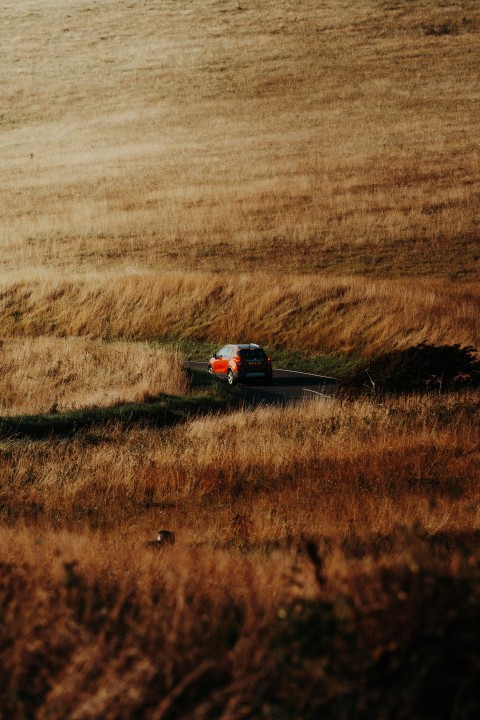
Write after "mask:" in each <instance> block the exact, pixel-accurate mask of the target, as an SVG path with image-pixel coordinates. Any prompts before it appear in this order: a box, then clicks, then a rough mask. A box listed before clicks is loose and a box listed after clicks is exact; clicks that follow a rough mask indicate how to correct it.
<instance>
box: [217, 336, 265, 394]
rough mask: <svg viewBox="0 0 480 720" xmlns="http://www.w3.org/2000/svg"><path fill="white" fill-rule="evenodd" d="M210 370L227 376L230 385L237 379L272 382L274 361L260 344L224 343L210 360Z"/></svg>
mask: <svg viewBox="0 0 480 720" xmlns="http://www.w3.org/2000/svg"><path fill="white" fill-rule="evenodd" d="M208 372H209V373H212V374H213V375H218V377H223V378H226V380H227V381H228V384H229V385H233V384H234V383H235V382H236V381H237V380H254V379H255V380H263V382H264V383H266V384H268V383H271V382H272V376H273V373H272V361H271V360H270V358H269V357H268V355H267V354H266V352H265V350H263V349H262V348H261V347H260V346H259V345H254V344H253V343H250V344H248V345H247V344H241V345H224V346H223V347H222V348H220V350H218V351H217V352H216V353H215V354H214V355H212V357H211V358H210V360H209V361H208Z"/></svg>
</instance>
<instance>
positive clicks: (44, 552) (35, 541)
mask: <svg viewBox="0 0 480 720" xmlns="http://www.w3.org/2000/svg"><path fill="white" fill-rule="evenodd" d="M478 406H479V403H478V393H472V392H469V393H461V394H457V395H451V396H442V395H439V396H431V397H422V398H418V397H410V398H404V399H392V400H390V401H386V402H382V404H378V403H375V402H373V401H365V400H362V401H357V402H354V403H351V404H347V403H335V402H315V403H307V404H305V405H304V406H301V407H291V408H289V409H288V410H282V409H279V408H277V409H274V408H263V409H259V410H255V411H241V412H236V413H233V414H231V415H229V416H223V417H210V418H202V419H198V420H194V421H191V422H189V423H186V424H185V425H183V426H178V427H176V428H170V429H168V430H163V431H153V430H146V429H137V430H134V431H128V432H125V431H122V430H121V429H120V428H118V427H109V428H105V427H104V428H96V429H95V430H93V431H90V432H89V433H88V434H84V435H83V436H80V437H77V438H75V439H72V440H69V441H66V442H65V441H63V442H57V441H55V440H53V439H50V440H48V441H45V442H42V443H38V442H37V443H26V442H21V443H20V442H12V441H9V442H3V443H2V444H1V446H0V462H1V466H0V473H1V477H2V484H1V486H0V506H1V508H2V510H1V513H2V520H3V522H2V527H1V528H0V563H1V565H0V569H1V572H0V619H1V622H0V669H1V670H2V677H3V685H2V689H1V690H0V694H1V696H2V710H1V711H0V715H1V713H3V717H5V718H7V717H14V716H18V717H27V716H35V717H39V718H44V717H45V718H47V717H48V718H63V717H65V716H71V717H75V718H112V720H113V719H114V718H122V719H123V718H125V719H126V718H129V717H132V716H137V717H146V718H173V717H182V718H192V719H193V718H197V719H201V720H203V719H205V720H206V719H207V718H209V719H211V718H241V717H245V716H247V717H259V718H269V717H272V716H273V717H282V716H283V717H298V718H302V720H313V719H314V718H316V717H318V716H319V713H320V714H322V713H327V711H328V716H329V717H334V718H337V717H338V718H344V717H346V716H347V715H349V716H357V715H358V716H359V717H366V716H367V715H368V716H369V717H379V714H378V712H377V710H378V703H379V702H380V703H381V706H382V708H388V709H389V713H388V716H389V717H394V718H397V717H398V718H399V719H400V718H404V717H406V714H409V715H410V716H414V717H422V718H423V717H425V718H427V717H431V714H429V713H428V712H427V711H426V710H425V706H427V707H428V708H430V709H431V708H432V707H435V708H437V711H436V713H437V714H436V716H437V717H443V715H442V713H443V712H444V709H445V708H447V709H448V713H449V714H451V709H452V707H457V705H458V697H457V695H458V693H456V691H455V688H457V687H458V683H459V682H462V683H463V687H464V693H463V697H464V701H462V707H463V704H464V703H465V704H466V707H467V710H468V712H470V711H471V712H470V714H468V712H466V717H468V718H470V717H472V718H473V717H474V713H473V710H475V711H476V709H477V708H478V697H477V695H476V694H475V687H476V678H477V674H476V667H477V665H476V662H477V659H476V658H478V577H477V575H478V572H477V568H478V557H479V552H480V542H479V539H478V538H479V534H478V531H479V522H480V517H479V512H478V508H479V502H478V482H477V481H478V479H479V477H478V468H479V467H480V463H479V450H478V449H479V447H480V444H479V435H478V427H479V424H478ZM159 527H168V528H170V529H172V530H174V531H175V532H176V534H177V542H176V544H175V545H174V546H173V547H171V546H169V547H168V548H165V549H164V552H157V551H155V550H151V549H150V548H149V547H146V546H145V541H146V540H148V539H152V538H153V537H154V535H155V534H156V531H157V529H158V528H159ZM309 540H310V544H309V542H308V541H309ZM312 543H313V545H312ZM314 548H316V549H314ZM385 618H388V622H386V621H385ZM452 653H454V655H452ZM352 657H353V658H355V663H353V664H352ZM406 657H407V658H409V661H408V662H406V661H405V658H406ZM452 657H455V658H456V661H455V663H454V665H453V666H452V664H451V660H452ZM428 668H435V670H436V673H441V674H442V676H443V674H445V680H444V682H442V686H441V697H440V698H439V695H438V693H439V689H438V685H437V684H436V683H433V686H432V682H431V681H430V679H429V678H430V674H429V673H428V672H427V669H428ZM432 672H433V670H432ZM412 673H413V674H414V679H413V680H412V677H411V674H412ZM435 677H436V676H435ZM434 688H435V690H434ZM472 693H473V694H472ZM399 696H400V697H405V702H404V703H402V712H400V713H399V712H398V711H397V708H398V700H397V698H398V697H399ZM365 708H367V710H365ZM382 717H383V715H382Z"/></svg>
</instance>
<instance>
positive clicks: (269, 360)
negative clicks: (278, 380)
mask: <svg viewBox="0 0 480 720" xmlns="http://www.w3.org/2000/svg"><path fill="white" fill-rule="evenodd" d="M267 362H268V364H269V365H270V364H271V362H272V360H271V358H269V357H267Z"/></svg>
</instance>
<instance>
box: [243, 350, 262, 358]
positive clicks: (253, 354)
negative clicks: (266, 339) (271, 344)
mask: <svg viewBox="0 0 480 720" xmlns="http://www.w3.org/2000/svg"><path fill="white" fill-rule="evenodd" d="M238 354H239V355H240V357H242V358H265V357H266V355H265V351H264V350H262V349H261V348H257V349H247V348H240V350H239V351H238Z"/></svg>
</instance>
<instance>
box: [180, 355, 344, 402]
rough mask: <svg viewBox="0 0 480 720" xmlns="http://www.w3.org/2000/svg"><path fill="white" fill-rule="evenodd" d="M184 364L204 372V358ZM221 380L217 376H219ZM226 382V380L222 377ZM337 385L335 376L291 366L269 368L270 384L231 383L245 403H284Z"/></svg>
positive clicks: (326, 392)
mask: <svg viewBox="0 0 480 720" xmlns="http://www.w3.org/2000/svg"><path fill="white" fill-rule="evenodd" d="M187 367H189V368H192V370H203V371H204V372H208V371H207V368H208V363H206V362H188V363H187ZM219 382H221V380H219ZM225 382H226V380H225ZM337 386H338V380H337V379H336V378H332V377H327V376H324V375H313V374H311V373H302V372H297V371H295V370H282V369H280V368H273V382H272V384H271V385H259V384H254V383H253V382H251V383H250V384H244V383H238V384H236V385H235V387H236V388H239V390H240V391H241V392H243V394H244V398H245V404H246V405H247V406H252V405H258V404H259V403H263V404H265V405H273V404H287V403H291V402H298V401H299V400H303V399H305V398H308V397H311V398H315V397H319V398H320V397H323V396H327V397H329V398H331V397H333V395H334V393H335V390H336V389H337Z"/></svg>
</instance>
